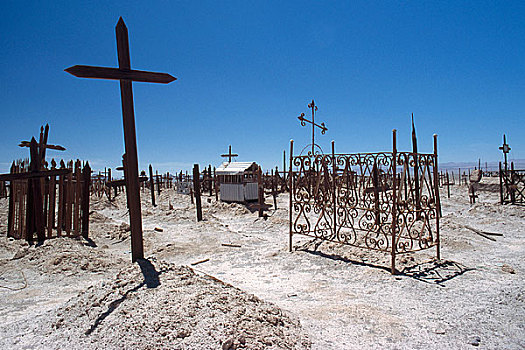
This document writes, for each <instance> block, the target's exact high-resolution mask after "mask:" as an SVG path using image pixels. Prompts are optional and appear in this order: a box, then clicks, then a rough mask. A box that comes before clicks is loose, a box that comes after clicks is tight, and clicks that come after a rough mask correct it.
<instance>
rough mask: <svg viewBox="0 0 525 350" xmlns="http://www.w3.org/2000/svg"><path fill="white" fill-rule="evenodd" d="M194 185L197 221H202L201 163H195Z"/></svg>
mask: <svg viewBox="0 0 525 350" xmlns="http://www.w3.org/2000/svg"><path fill="white" fill-rule="evenodd" d="M193 187H194V188H195V204H196V210H197V221H202V204H201V183H200V172H199V164H194V165H193Z"/></svg>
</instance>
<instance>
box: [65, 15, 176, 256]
mask: <svg viewBox="0 0 525 350" xmlns="http://www.w3.org/2000/svg"><path fill="white" fill-rule="evenodd" d="M115 31H116V36H117V53H118V62H119V67H118V68H107V67H93V66H79V65H77V66H73V67H69V68H67V69H65V71H66V72H68V73H70V74H72V75H74V76H76V77H79V78H95V79H112V80H119V81H120V95H121V102H122V119H123V126H124V143H125V150H126V153H125V159H124V160H125V164H126V166H125V171H124V178H125V180H126V188H127V194H128V205H129V216H130V226H131V253H132V258H131V259H132V261H133V262H135V261H136V260H137V259H141V258H144V248H143V242H142V214H141V209H140V186H139V171H138V157H137V137H136V134H135V115H134V110H133V90H132V82H133V81H140V82H148V83H161V84H168V83H171V82H172V81H174V80H176V78H175V77H173V76H171V75H170V74H166V73H156V72H145V71H139V70H132V69H131V62H130V54H129V40H128V29H127V27H126V24H125V23H124V20H123V19H122V17H120V19H119V21H118V23H117V26H116V28H115Z"/></svg>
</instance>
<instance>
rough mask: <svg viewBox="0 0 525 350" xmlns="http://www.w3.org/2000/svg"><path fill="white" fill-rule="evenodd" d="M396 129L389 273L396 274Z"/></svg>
mask: <svg viewBox="0 0 525 350" xmlns="http://www.w3.org/2000/svg"><path fill="white" fill-rule="evenodd" d="M396 133H397V130H396V129H394V130H392V247H391V248H392V251H391V266H390V269H391V273H392V275H395V274H396V249H397V247H396V235H397V179H396V177H397V175H396V173H397V135H396Z"/></svg>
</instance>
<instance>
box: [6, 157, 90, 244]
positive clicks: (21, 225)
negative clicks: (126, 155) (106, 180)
mask: <svg viewBox="0 0 525 350" xmlns="http://www.w3.org/2000/svg"><path fill="white" fill-rule="evenodd" d="M2 176H3V177H6V178H7V179H8V180H9V182H10V191H9V212H8V231H7V234H8V236H9V237H14V238H16V239H26V240H28V241H32V240H33V238H34V236H33V235H34V233H36V234H37V239H38V240H39V241H41V240H44V239H48V238H52V237H60V236H70V237H72V236H80V235H82V236H84V237H85V238H87V237H88V232H89V193H90V180H91V169H90V166H89V163H87V162H86V163H84V164H83V165H82V163H81V162H80V161H79V160H77V161H76V162H73V161H70V162H68V164H67V166H66V164H65V163H64V161H61V162H60V168H57V167H56V163H55V161H54V160H52V161H51V169H45V168H44V169H41V170H40V171H38V170H37V171H29V168H28V164H27V163H24V162H18V163H15V162H13V164H12V166H11V172H10V174H6V175H2Z"/></svg>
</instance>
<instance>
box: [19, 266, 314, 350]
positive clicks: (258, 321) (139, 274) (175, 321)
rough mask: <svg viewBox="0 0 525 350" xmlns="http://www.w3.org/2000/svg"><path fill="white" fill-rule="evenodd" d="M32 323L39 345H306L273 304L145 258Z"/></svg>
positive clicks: (297, 327) (294, 325) (299, 331)
mask: <svg viewBox="0 0 525 350" xmlns="http://www.w3.org/2000/svg"><path fill="white" fill-rule="evenodd" d="M139 265H140V266H139ZM36 328H37V329H35V332H33V334H42V343H41V345H40V346H41V347H43V348H46V347H53V348H82V349H96V348H110V349H111V348H113V349H117V348H118V349H131V348H133V349H149V348H152V349H153V348H171V349H221V348H222V349H308V348H309V347H310V343H309V340H308V338H307V336H306V335H305V334H304V333H303V331H302V328H301V325H300V323H299V321H297V320H296V319H294V318H291V317H290V316H288V315H287V314H285V313H283V311H281V310H280V309H279V308H278V307H276V306H274V305H273V304H270V303H267V302H264V301H262V300H260V299H258V298H257V297H255V296H254V295H250V294H247V293H245V292H242V291H241V290H239V289H237V288H235V287H233V286H231V285H228V284H226V283H224V282H222V281H220V280H217V279H215V278H213V277H208V276H200V275H198V274H196V273H195V272H194V271H193V270H192V269H191V268H189V267H183V266H175V265H171V264H167V263H157V262H154V263H153V264H152V263H150V262H149V261H148V260H140V261H139V264H138V265H137V264H134V265H132V266H130V267H127V268H124V269H123V270H122V271H121V272H119V273H118V274H117V276H116V277H115V278H114V279H113V280H112V281H110V282H100V283H98V284H97V285H94V286H91V287H90V288H88V289H87V290H86V291H85V292H82V293H80V294H79V295H78V296H76V297H74V298H72V299H71V300H70V301H69V302H68V303H67V304H66V305H65V306H63V307H61V308H60V309H59V310H58V311H57V312H56V314H55V313H52V314H48V316H47V317H45V316H44V317H42V318H39V319H38V320H37V322H36ZM33 341H34V338H33ZM23 342H24V341H23V339H22V341H21V343H23ZM21 343H19V344H18V345H21ZM33 345H34V343H33Z"/></svg>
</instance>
